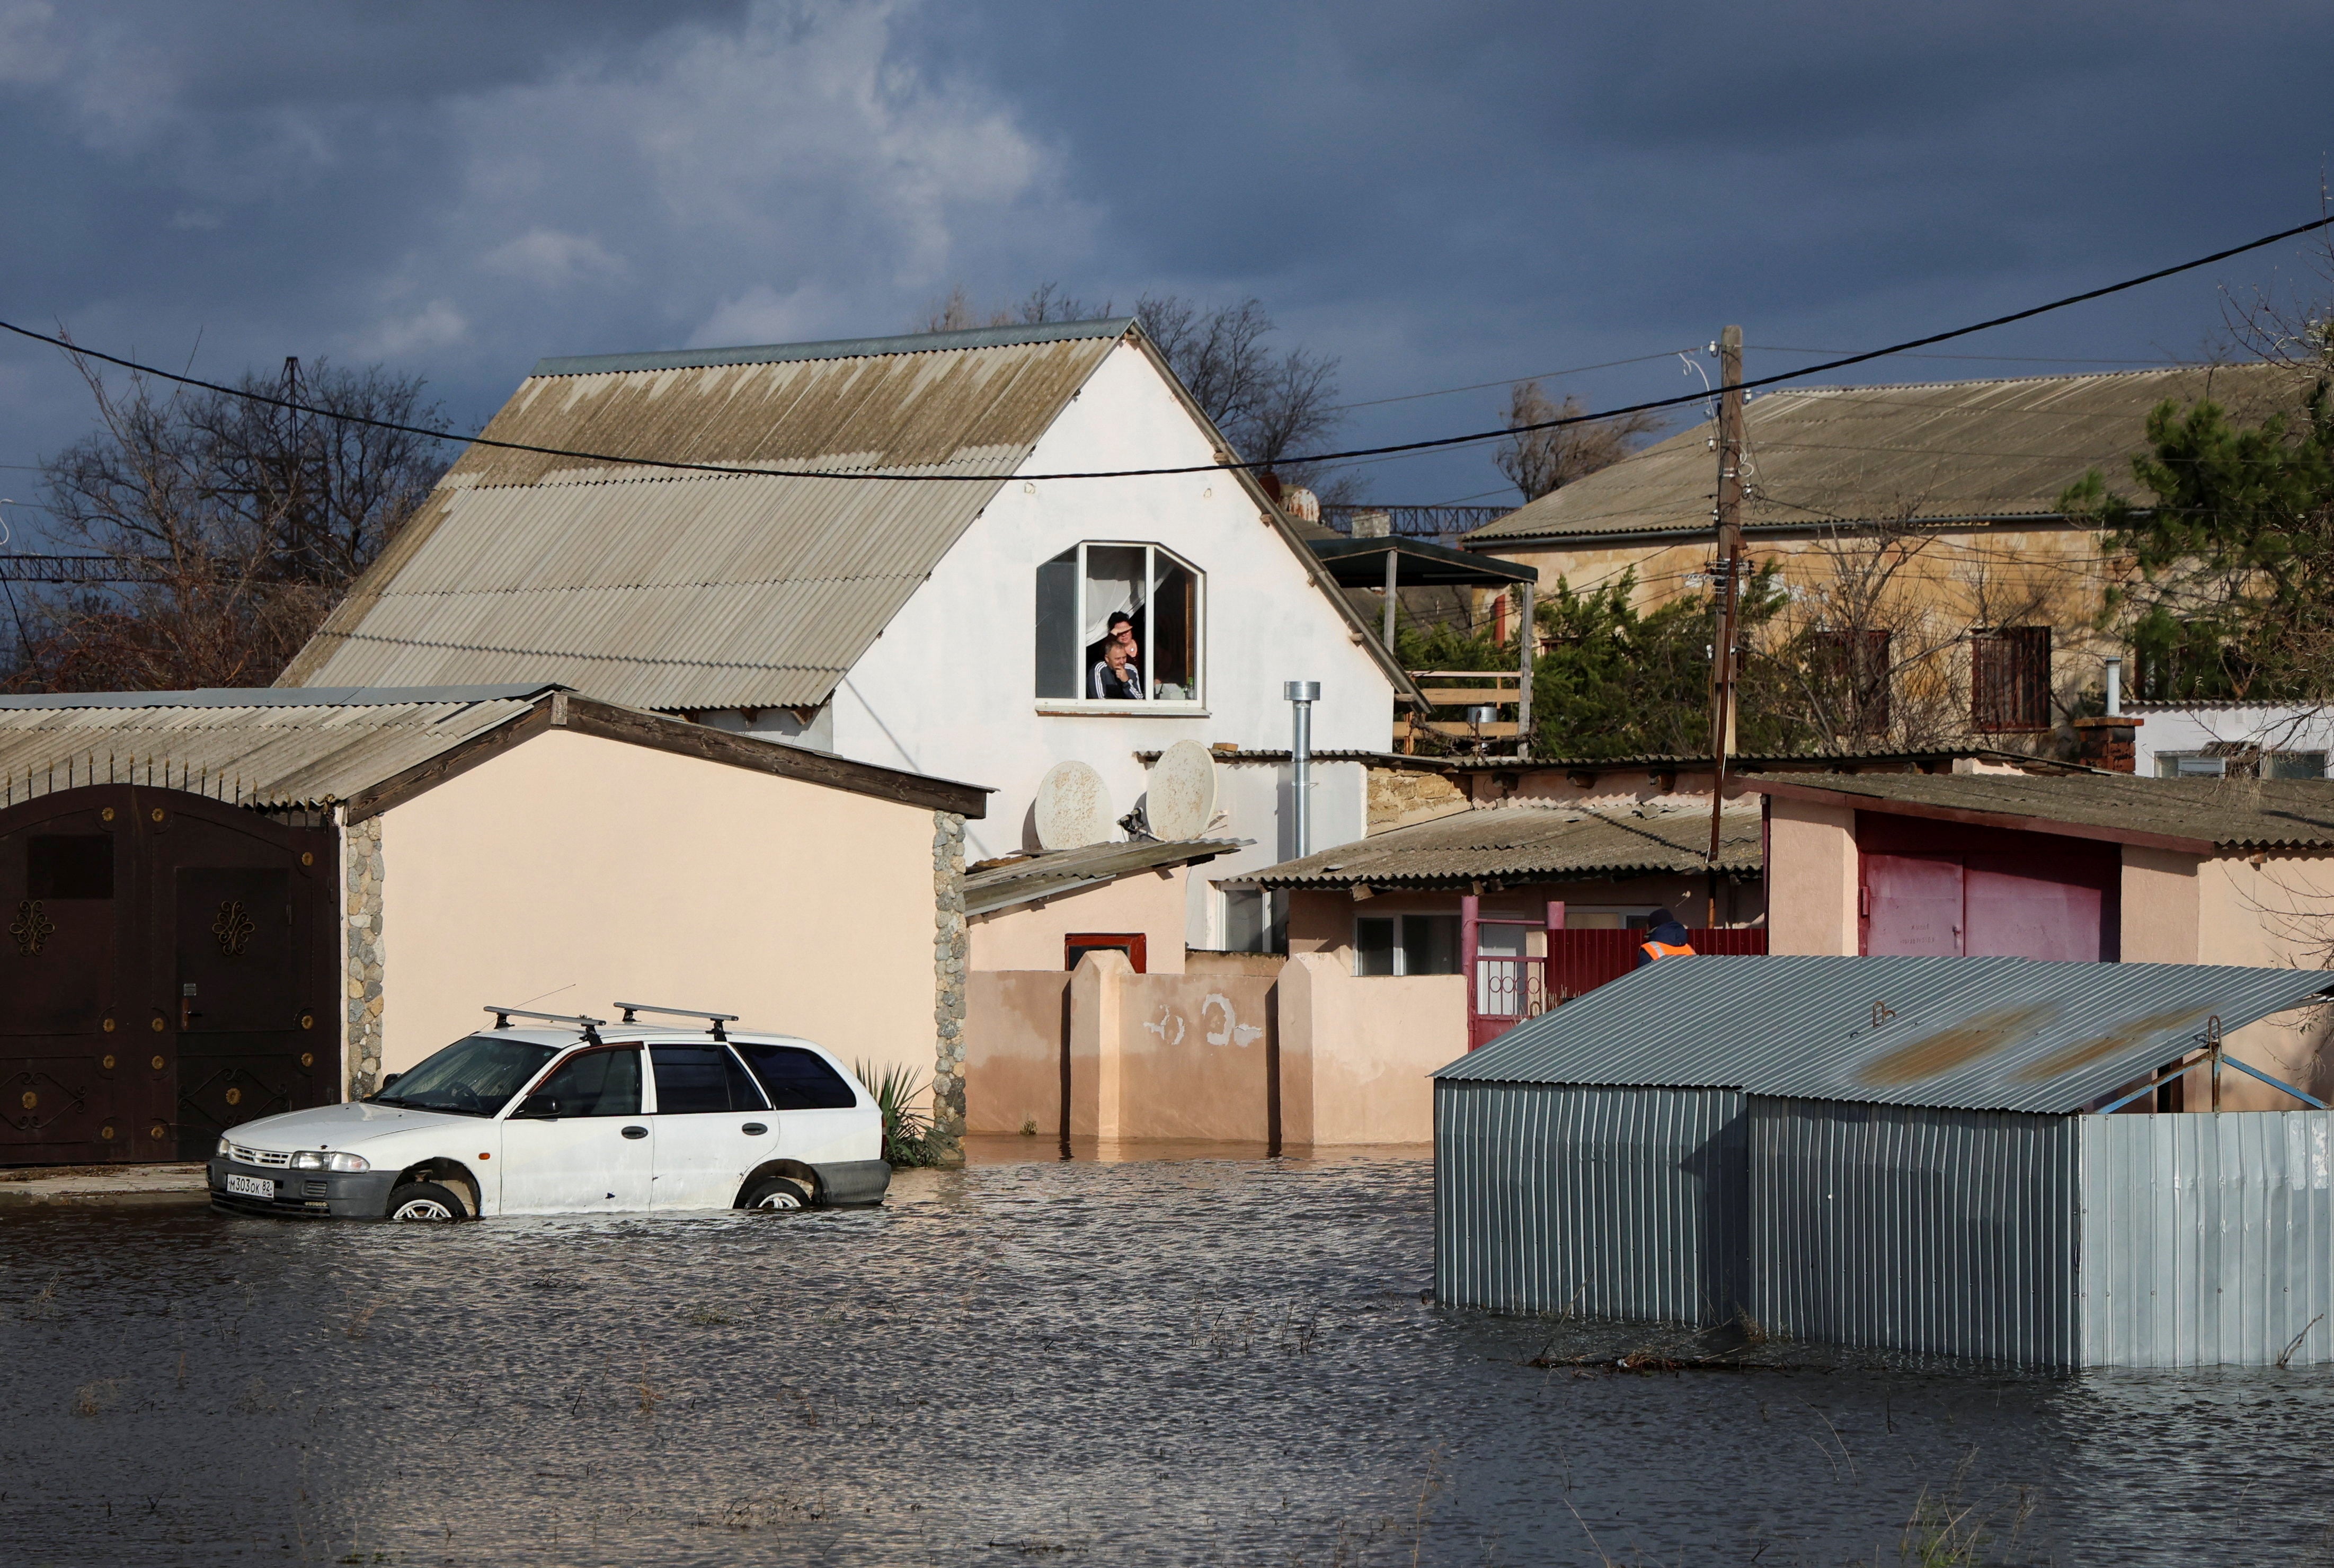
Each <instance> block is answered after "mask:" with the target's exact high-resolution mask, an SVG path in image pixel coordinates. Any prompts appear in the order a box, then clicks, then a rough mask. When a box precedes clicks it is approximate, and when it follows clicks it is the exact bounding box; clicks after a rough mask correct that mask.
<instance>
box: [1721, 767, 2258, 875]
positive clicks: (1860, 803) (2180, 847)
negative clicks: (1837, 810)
mask: <svg viewBox="0 0 2334 1568" xmlns="http://www.w3.org/2000/svg"><path fill="white" fill-rule="evenodd" d="M1742 788H1743V789H1753V790H1756V791H1758V792H1759V793H1760V794H1762V795H1772V796H1775V797H1777V798H1779V799H1784V800H1805V801H1808V802H1810V803H1812V804H1814V805H1818V806H1848V807H1853V808H1855V809H1857V810H1858V811H1878V812H1882V813H1885V814H1886V815H1887V816H1891V817H1921V818H1927V819H1928V820H1930V821H1933V822H1959V823H1963V824H1964V825H1966V826H1968V827H1972V828H2009V829H2010V830H2011V831H2012V832H2016V833H2048V834H2050V835H2052V836H2053V837H2059V838H2088V839H2092V840H2095V841H2097V842H2099V843H2103V844H2134V845H2137V846H2138V847H2141V848H2143V849H2168V850H2170V851H2172V852H2173V853H2174V854H2175V855H2194V856H2198V857H2211V856H2213V855H2215V854H2217V853H2218V852H2219V846H2217V845H2216V844H2214V843H2213V841H2212V840H2211V839H2209V838H2182V837H2176V836H2175V835H2173V834H2169V833H2146V832H2142V831H2140V830H2139V829H2137V828H2107V827H2099V826H2096V825H2094V824H2092V823H2088V822H2066V821H2060V820H2059V819H2057V818H2047V817H2027V816H2021V815H2019V814H2017V813H2014V812H2008V811H1972V810H1969V809H1967V808H1963V807H1959V806H1933V805H1930V804H1928V803H1927V802H1925V801H1914V800H1895V799H1888V798H1886V797H1885V796H1878V795H1862V794H1857V793H1856V792H1855V791H1852V790H1847V789H1818V787H1816V786H1814V785H1812V784H1781V783H1778V782H1776V781H1775V780H1773V779H1745V780H1743V781H1742Z"/></svg>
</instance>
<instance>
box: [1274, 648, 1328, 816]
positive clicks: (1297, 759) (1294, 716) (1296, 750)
mask: <svg viewBox="0 0 2334 1568" xmlns="http://www.w3.org/2000/svg"><path fill="white" fill-rule="evenodd" d="M1280 690H1281V695H1283V696H1285V697H1287V698H1288V706H1289V712H1290V724H1291V731H1290V734H1289V741H1288V826H1289V831H1290V837H1291V840H1292V847H1293V849H1294V853H1293V854H1291V855H1290V857H1289V858H1290V859H1292V860H1300V859H1303V858H1304V857H1306V856H1307V855H1310V854H1312V853H1313V704H1314V703H1315V702H1317V701H1319V700H1320V696H1321V682H1318V681H1290V682H1286V683H1285V684H1283V685H1282V687H1281V689H1280Z"/></svg>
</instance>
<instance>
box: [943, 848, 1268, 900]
mask: <svg viewBox="0 0 2334 1568" xmlns="http://www.w3.org/2000/svg"><path fill="white" fill-rule="evenodd" d="M1249 842H1251V841H1250V840H1249V839H1246V838H1194V839H1181V840H1162V839H1153V838H1144V839H1138V840H1136V841H1134V842H1132V843H1121V844H1090V845H1087V846H1085V847H1083V848H1079V849H1056V850H1053V851H1051V852H1049V853H1047V854H1044V855H1028V856H1023V857H1018V858H1017V859H1012V860H1002V861H984V862H982V863H981V864H979V865H978V866H970V867H969V868H968V869H967V870H966V872H965V877H964V912H965V913H966V914H967V915H991V914H994V913H996V912H997V911H998V910H1000V909H1010V908H1012V907H1014V906H1015V905H1022V904H1033V903H1035V902H1037V900H1038V899H1040V898H1056V897H1059V896H1060V895H1063V894H1065V893H1075V892H1076V891H1077V890H1078V889H1079V888H1081V887H1092V886H1095V885H1097V884H1099V883H1104V882H1115V881H1117V880H1118V879H1119V878H1120V877H1122V876H1133V874H1135V873H1136V872H1138V871H1156V870H1159V869H1160V868H1162V867H1163V866H1191V865H1196V864H1199V863H1201V862H1204V861H1209V860H1212V859H1214V858H1215V857H1217V856H1219V855H1229V854H1230V853H1231V852H1232V851H1233V850H1235V849H1239V848H1243V847H1246V846H1247V845H1248V844H1249Z"/></svg>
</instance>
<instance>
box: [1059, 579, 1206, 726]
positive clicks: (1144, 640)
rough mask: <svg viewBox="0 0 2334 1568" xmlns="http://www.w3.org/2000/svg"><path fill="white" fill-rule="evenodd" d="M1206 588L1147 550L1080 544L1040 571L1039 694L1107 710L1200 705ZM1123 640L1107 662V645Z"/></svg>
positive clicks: (1197, 580) (1202, 583) (1109, 655)
mask: <svg viewBox="0 0 2334 1568" xmlns="http://www.w3.org/2000/svg"><path fill="white" fill-rule="evenodd" d="M1205 584H1206V578H1205V577H1204V576H1201V573H1200V572H1198V571H1197V570H1196V569H1194V568H1193V567H1192V566H1191V564H1190V563H1189V562H1187V561H1185V560H1183V559H1182V558H1181V557H1178V556H1176V555H1174V554H1173V553H1172V552H1171V551H1168V550H1165V549H1162V548H1161V547H1159V546H1157V545H1151V544H1114V543H1103V542H1095V543H1089V544H1082V545H1078V546H1075V547H1073V548H1070V549H1067V550H1065V551H1063V552H1062V553H1061V554H1060V555H1058V556H1056V557H1054V558H1053V559H1052V560H1050V561H1047V562H1046V564H1045V565H1043V566H1039V567H1038V568H1037V696H1038V697H1039V698H1040V699H1041V700H1044V701H1047V702H1078V703H1088V702H1091V703H1094V704H1095V705H1096V706H1097V707H1107V708H1116V707H1119V706H1121V705H1123V704H1126V703H1131V702H1146V703H1147V702H1162V703H1164V702H1172V703H1185V704H1196V703H1198V702H1201V699H1202V697H1203V696H1204V692H1202V690H1201V682H1202V680H1203V671H1202V669H1201V663H1202V661H1201V647H1202V635H1203V631H1204V615H1205ZM1130 637H1131V638H1132V647H1131V649H1130V650H1129V651H1128V652H1127V653H1126V654H1125V656H1124V657H1122V658H1118V659H1116V660H1115V661H1114V657H1113V653H1112V644H1113V643H1114V641H1115V642H1119V643H1121V644H1122V645H1123V644H1124V641H1125V639H1127V638H1130Z"/></svg>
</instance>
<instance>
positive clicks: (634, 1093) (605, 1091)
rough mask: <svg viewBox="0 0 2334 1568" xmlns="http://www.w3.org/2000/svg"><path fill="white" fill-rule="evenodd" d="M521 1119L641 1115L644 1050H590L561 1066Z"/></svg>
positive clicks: (529, 1098) (530, 1098) (519, 1112)
mask: <svg viewBox="0 0 2334 1568" xmlns="http://www.w3.org/2000/svg"><path fill="white" fill-rule="evenodd" d="M514 1114H516V1115H518V1116H522V1117H570V1116H638V1115H640V1114H641V1048H640V1047H638V1046H636V1045H619V1046H614V1047H612V1048H610V1049H608V1050H587V1051H584V1052H582V1053H581V1054H579V1055H576V1056H571V1057H569V1058H568V1059H567V1060H565V1061H564V1062H562V1063H560V1064H559V1066H558V1068H557V1069H556V1070H554V1071H553V1073H552V1075H551V1076H550V1077H549V1078H548V1079H545V1080H544V1084H543V1087H542V1088H541V1089H536V1090H535V1092H534V1093H533V1094H531V1095H528V1096H527V1097H526V1100H525V1101H524V1102H522V1103H521V1104H520V1106H519V1108H518V1109H517V1111H516V1113H514Z"/></svg>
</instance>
